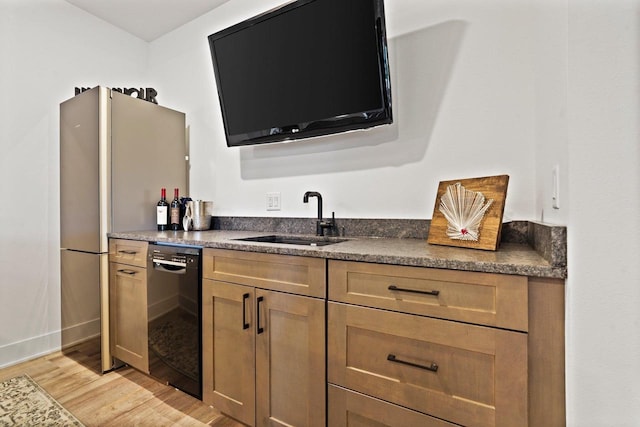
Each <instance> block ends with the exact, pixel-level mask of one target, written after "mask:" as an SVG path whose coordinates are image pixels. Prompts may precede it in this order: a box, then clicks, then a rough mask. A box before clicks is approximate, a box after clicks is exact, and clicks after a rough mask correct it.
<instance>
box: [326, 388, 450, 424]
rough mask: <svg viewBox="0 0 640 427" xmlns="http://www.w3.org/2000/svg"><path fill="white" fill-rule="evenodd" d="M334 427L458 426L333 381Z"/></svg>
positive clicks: (331, 418) (331, 415)
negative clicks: (340, 385)
mask: <svg viewBox="0 0 640 427" xmlns="http://www.w3.org/2000/svg"><path fill="white" fill-rule="evenodd" d="M328 425H330V426H331V427H347V426H349V427H386V426H389V427H415V426H421V427H456V424H451V423H448V422H446V421H442V420H439V419H437V418H433V417H430V416H428V415H425V414H422V413H420V412H416V411H412V410H411V409H407V408H403V407H401V406H397V405H394V404H391V403H389V402H385V401H382V400H380V399H376V398H373V397H371V396H366V395H364V394H361V393H357V392H355V391H352V390H347V389H344V388H342V387H336V386H334V385H331V384H329V424H328Z"/></svg>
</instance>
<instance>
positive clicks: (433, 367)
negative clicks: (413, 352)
mask: <svg viewBox="0 0 640 427" xmlns="http://www.w3.org/2000/svg"><path fill="white" fill-rule="evenodd" d="M387 360H388V361H389V362H394V363H400V364H402V365H407V366H413V367H414V368H420V369H424V370H427V371H431V372H438V364H437V363H435V362H431V365H429V366H426V365H420V364H417V363H412V362H407V361H406V360H400V359H397V358H396V355H395V354H389V355H388V356H387Z"/></svg>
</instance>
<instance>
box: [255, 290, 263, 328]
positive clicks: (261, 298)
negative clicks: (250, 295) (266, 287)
mask: <svg viewBox="0 0 640 427" xmlns="http://www.w3.org/2000/svg"><path fill="white" fill-rule="evenodd" d="M257 301H258V302H257V303H256V307H257V309H256V311H257V313H256V314H257V316H258V320H257V322H258V334H261V333H263V332H264V328H263V327H262V326H260V305H261V304H262V301H264V297H258V299H257Z"/></svg>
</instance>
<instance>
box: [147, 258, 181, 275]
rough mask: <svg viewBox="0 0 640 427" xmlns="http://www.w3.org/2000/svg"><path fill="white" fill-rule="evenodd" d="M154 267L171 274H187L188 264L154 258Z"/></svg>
mask: <svg viewBox="0 0 640 427" xmlns="http://www.w3.org/2000/svg"><path fill="white" fill-rule="evenodd" d="M153 269H154V270H159V271H163V272H165V273H171V274H186V272H187V264H186V263H182V262H175V261H166V260H163V259H153Z"/></svg>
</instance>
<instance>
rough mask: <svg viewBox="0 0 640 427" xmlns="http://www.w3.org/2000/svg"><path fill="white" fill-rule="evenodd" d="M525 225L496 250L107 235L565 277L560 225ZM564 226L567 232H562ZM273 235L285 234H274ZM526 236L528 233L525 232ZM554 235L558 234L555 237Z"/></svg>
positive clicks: (385, 241) (391, 241) (371, 241)
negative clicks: (548, 227) (518, 234)
mask: <svg viewBox="0 0 640 427" xmlns="http://www.w3.org/2000/svg"><path fill="white" fill-rule="evenodd" d="M528 227H529V231H528V234H529V241H524V242H523V241H518V239H510V240H512V241H507V242H505V241H504V239H503V241H502V243H501V244H500V247H499V249H498V250H497V251H495V252H493V251H484V250H477V249H465V248H454V247H447V246H437V245H431V244H429V243H427V242H426V239H424V238H393V237H382V238H376V237H350V236H346V237H343V236H341V237H342V238H346V239H348V240H346V241H343V242H340V243H335V244H332V245H327V246H317V247H311V246H298V245H287V244H278V243H259V242H247V241H237V240H234V239H239V238H246V237H253V236H266V235H270V234H274V231H266V232H265V231H248V230H207V231H188V232H184V231H175V232H174V231H167V232H159V231H134V232H118V233H109V235H108V236H109V237H111V238H120V239H129V240H143V241H149V242H165V243H177V244H186V245H196V246H202V247H205V248H220V249H232V250H240V251H251V252H264V253H273V254H283V255H299V256H311V257H318V258H326V259H337V260H347V261H361V262H372V263H381V264H397V265H408V266H419V267H435V268H444V269H452V270H465V271H479V272H488V273H501V274H515V275H523V276H530V277H548V278H560V279H563V278H566V275H567V269H566V243H565V245H564V246H563V245H562V244H559V245H558V243H557V241H558V240H560V242H561V243H562V238H563V237H564V236H566V230H565V229H564V227H551V232H549V230H546V229H545V230H542V233H539V230H535V232H533V233H532V231H531V227H530V226H528ZM525 228H526V227H525ZM534 228H535V227H534ZM556 228H559V229H560V232H559V233H557V232H556V231H557V230H556ZM563 230H565V231H564V232H563ZM277 234H286V233H281V232H277ZM524 234H525V235H526V234H527V232H525V233H524ZM538 234H541V235H542V237H538V238H536V237H535V236H536V235H538ZM556 234H559V237H558V236H556ZM296 235H299V234H296ZM549 236H551V237H549ZM330 239H331V238H330ZM535 240H538V241H543V243H544V247H538V246H539V244H538V245H537V244H536V242H535ZM565 240H566V238H565ZM514 241H515V242H514ZM550 242H551V243H550ZM554 242H555V243H554ZM555 246H559V247H560V249H557V248H555Z"/></svg>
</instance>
